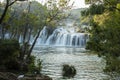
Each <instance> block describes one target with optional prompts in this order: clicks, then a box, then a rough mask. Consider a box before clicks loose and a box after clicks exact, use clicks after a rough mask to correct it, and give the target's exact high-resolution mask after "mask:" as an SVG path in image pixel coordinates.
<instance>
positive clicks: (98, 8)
mask: <svg viewBox="0 0 120 80" xmlns="http://www.w3.org/2000/svg"><path fill="white" fill-rule="evenodd" d="M104 10H105V7H104V5H103V4H92V5H91V6H90V7H89V8H88V9H86V10H83V11H81V15H82V16H88V15H95V14H102V13H103V12H104Z"/></svg>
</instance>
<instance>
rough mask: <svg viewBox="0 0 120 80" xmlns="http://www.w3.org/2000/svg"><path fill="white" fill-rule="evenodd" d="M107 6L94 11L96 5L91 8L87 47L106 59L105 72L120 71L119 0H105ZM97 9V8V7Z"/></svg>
mask: <svg viewBox="0 0 120 80" xmlns="http://www.w3.org/2000/svg"><path fill="white" fill-rule="evenodd" d="M102 5H103V6H104V7H105V8H106V9H105V8H104V9H105V10H103V11H102V12H100V14H99V13H98V12H95V13H94V8H95V5H93V6H91V7H90V8H89V10H91V11H90V15H91V16H92V17H91V22H90V24H91V26H92V27H91V30H89V32H90V34H91V35H90V40H89V41H88V44H87V46H86V48H87V49H90V50H93V51H97V52H99V53H98V55H99V56H104V57H105V60H106V67H105V69H104V71H105V72H114V71H115V72H119V73H120V71H119V70H120V64H119V63H120V59H119V57H120V40H119V39H120V10H119V2H118V0H104V4H102ZM95 11H96V8H95Z"/></svg>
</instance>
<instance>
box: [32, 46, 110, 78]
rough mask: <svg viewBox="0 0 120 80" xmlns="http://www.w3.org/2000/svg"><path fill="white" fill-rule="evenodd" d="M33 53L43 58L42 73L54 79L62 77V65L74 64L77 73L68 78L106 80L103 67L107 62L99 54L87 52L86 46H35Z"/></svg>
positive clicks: (106, 76)
mask: <svg viewBox="0 0 120 80" xmlns="http://www.w3.org/2000/svg"><path fill="white" fill-rule="evenodd" d="M33 55H35V56H36V57H37V58H40V59H42V60H43V69H42V73H43V74H47V75H49V76H51V77H52V78H53V79H54V80H66V79H62V76H61V73H62V70H61V68H62V65H63V64H70V65H74V66H75V68H76V69H77V75H76V76H75V77H74V78H72V79H68V80H104V79H105V80H106V79H108V77H109V76H108V75H105V74H104V72H103V68H104V66H105V62H104V60H103V59H101V58H98V57H97V55H94V54H89V53H86V50H85V49H84V48H65V47H35V48H34V51H33Z"/></svg>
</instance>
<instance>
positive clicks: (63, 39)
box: [36, 27, 88, 47]
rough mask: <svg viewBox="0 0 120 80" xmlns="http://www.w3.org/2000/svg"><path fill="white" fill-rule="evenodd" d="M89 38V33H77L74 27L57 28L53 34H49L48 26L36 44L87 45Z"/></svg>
mask: <svg viewBox="0 0 120 80" xmlns="http://www.w3.org/2000/svg"><path fill="white" fill-rule="evenodd" d="M87 40H88V35H87V34H85V33H77V32H75V31H74V30H73V29H72V30H70V29H69V30H67V29H64V28H57V29H55V30H54V31H53V32H52V34H48V29H47V27H44V28H43V30H42V31H41V33H40V36H39V38H38V40H37V44H36V45H53V46H70V47H72V46H73V47H85V45H86V42H87Z"/></svg>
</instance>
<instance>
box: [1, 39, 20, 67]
mask: <svg viewBox="0 0 120 80" xmlns="http://www.w3.org/2000/svg"><path fill="white" fill-rule="evenodd" d="M19 48H20V46H19V42H18V41H16V40H8V39H6V40H1V39H0V63H1V65H4V66H5V67H6V69H17V67H18V66H17V64H18V61H17V59H18V56H19Z"/></svg>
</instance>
